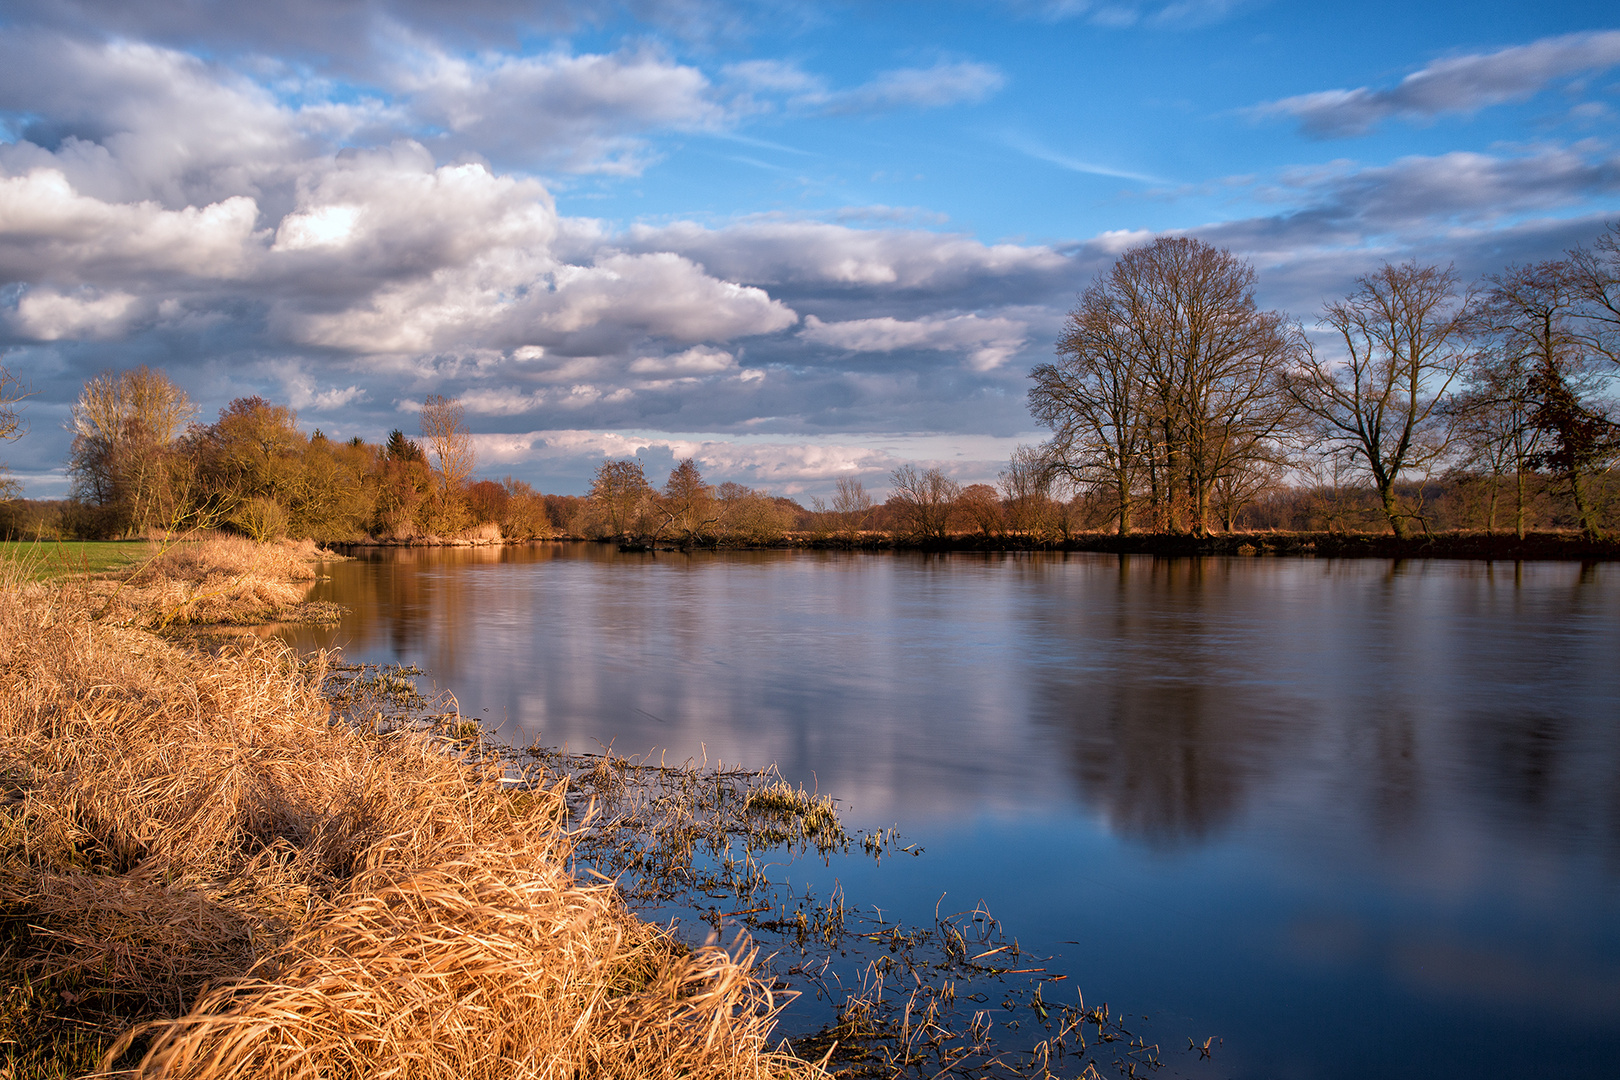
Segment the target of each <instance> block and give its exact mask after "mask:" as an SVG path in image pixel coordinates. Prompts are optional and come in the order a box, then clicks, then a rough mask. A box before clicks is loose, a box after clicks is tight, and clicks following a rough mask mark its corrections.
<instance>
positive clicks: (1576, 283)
mask: <svg viewBox="0 0 1620 1080" xmlns="http://www.w3.org/2000/svg"><path fill="white" fill-rule="evenodd" d="M1488 280H1489V282H1490V286H1491V287H1490V289H1489V291H1488V292H1487V293H1486V295H1485V298H1484V306H1483V308H1482V309H1481V314H1482V321H1483V322H1484V324H1485V326H1486V328H1487V330H1488V332H1489V333H1490V335H1491V344H1492V348H1491V349H1490V350H1489V351H1487V352H1486V353H1484V354H1482V355H1481V357H1480V360H1479V361H1478V362H1477V363H1476V365H1475V377H1474V378H1473V379H1472V380H1471V385H1470V387H1469V391H1470V392H1469V393H1467V394H1466V395H1464V401H1463V403H1464V404H1465V405H1471V406H1472V408H1469V409H1466V410H1462V409H1459V410H1458V411H1459V413H1460V414H1461V416H1462V426H1463V433H1464V439H1463V443H1464V445H1465V446H1467V447H1468V448H1469V449H1473V450H1475V451H1476V453H1477V452H1479V451H1481V450H1483V451H1484V460H1485V461H1486V462H1489V463H1491V464H1493V466H1495V467H1496V468H1501V467H1503V466H1506V465H1508V464H1511V465H1512V467H1513V469H1514V471H1515V473H1516V474H1517V481H1518V483H1517V485H1516V488H1517V493H1518V497H1517V508H1518V512H1517V514H1516V520H1517V526H1516V529H1517V532H1518V534H1519V535H1520V536H1523V535H1524V503H1525V491H1524V488H1525V473H1526V471H1527V470H1528V469H1530V468H1533V467H1534V466H1535V465H1536V463H1537V462H1539V461H1541V460H1542V459H1543V458H1545V457H1546V455H1547V454H1548V453H1549V452H1554V455H1555V456H1558V455H1557V453H1556V448H1555V447H1553V446H1552V445H1550V444H1549V442H1548V439H1549V437H1550V438H1551V439H1552V440H1553V441H1554V442H1556V443H1557V444H1558V447H1565V448H1567V449H1570V450H1572V451H1573V452H1572V453H1566V454H1564V455H1562V456H1561V457H1560V463H1561V464H1562V465H1564V466H1568V467H1567V468H1563V469H1561V471H1562V472H1563V473H1564V479H1565V480H1566V482H1567V483H1568V484H1569V487H1570V494H1571V497H1572V498H1573V499H1574V502H1575V507H1576V514H1577V516H1578V517H1579V518H1580V521H1581V525H1582V527H1583V528H1586V529H1587V530H1588V531H1589V532H1592V531H1595V529H1596V526H1595V524H1594V522H1593V520H1592V511H1591V507H1590V506H1589V505H1588V500H1587V498H1586V490H1585V475H1584V474H1585V473H1586V472H1587V471H1588V469H1589V467H1590V465H1591V464H1592V463H1593V460H1594V455H1593V453H1592V452H1591V451H1592V450H1594V449H1595V446H1594V447H1590V448H1588V449H1587V450H1585V451H1582V450H1575V449H1574V445H1575V443H1578V442H1580V441H1581V439H1582V436H1581V435H1579V434H1577V433H1576V431H1575V427H1578V426H1579V422H1578V421H1577V420H1576V419H1575V417H1574V414H1572V413H1571V412H1570V411H1569V410H1570V406H1571V405H1574V404H1578V402H1576V401H1575V400H1573V399H1575V398H1579V397H1582V396H1589V395H1590V393H1591V391H1592V390H1593V388H1594V387H1593V379H1592V373H1593V361H1594V360H1595V359H1597V353H1596V351H1595V346H1596V344H1597V342H1596V341H1595V339H1594V337H1593V335H1592V333H1591V328H1590V327H1589V326H1588V325H1587V320H1586V318H1585V317H1584V315H1585V313H1584V312H1583V311H1582V307H1583V300H1584V298H1583V296H1582V293H1581V288H1580V274H1579V272H1578V270H1577V268H1576V266H1575V265H1574V263H1573V262H1571V261H1557V262H1542V263H1535V264H1533V265H1528V266H1515V267H1510V268H1508V269H1507V270H1506V271H1504V272H1503V273H1501V274H1497V275H1494V276H1493V277H1491V278H1489V279H1488ZM1566 397H1569V398H1571V399H1572V400H1564V399H1565V398H1566ZM1572 422H1573V423H1574V425H1575V426H1574V427H1572V426H1571V424H1572ZM1566 435H1567V436H1568V438H1566V437H1565V436H1566ZM1599 442H1601V439H1600V440H1599ZM1597 456H1601V455H1597ZM1494 510H1495V506H1494V499H1493V500H1492V528H1494Z"/></svg>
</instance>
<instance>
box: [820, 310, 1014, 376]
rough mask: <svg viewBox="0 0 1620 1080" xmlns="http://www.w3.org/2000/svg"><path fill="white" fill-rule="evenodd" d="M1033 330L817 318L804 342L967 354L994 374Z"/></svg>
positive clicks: (947, 321)
mask: <svg viewBox="0 0 1620 1080" xmlns="http://www.w3.org/2000/svg"><path fill="white" fill-rule="evenodd" d="M1028 331H1029V326H1028V325H1027V324H1026V323H1022V322H1018V321H1016V320H1014V319H1005V318H983V317H981V316H978V315H972V314H969V315H956V316H951V317H933V318H925V319H913V320H909V321H908V320H902V319H895V318H890V317H888V316H882V317H880V318H875V319H851V320H848V321H846V322H832V323H828V322H822V321H821V320H820V319H818V318H816V317H815V316H814V315H811V316H810V317H809V318H807V319H806V320H805V326H804V329H803V330H802V331H800V332H799V336H800V337H802V338H804V339H805V340H806V341H810V342H814V343H815V344H818V345H830V346H832V347H833V348H837V349H848V350H850V351H851V352H894V351H895V350H896V349H935V350H939V351H943V352H962V353H966V354H967V356H968V360H969V363H970V364H971V365H972V367H973V368H974V370H976V371H990V370H992V369H994V368H997V367H1000V366H1001V365H1002V364H1004V363H1006V362H1007V360H1008V359H1009V358H1011V357H1012V356H1013V355H1014V354H1016V353H1017V352H1018V350H1019V349H1021V348H1023V345H1024V341H1025V340H1026V335H1027V333H1028Z"/></svg>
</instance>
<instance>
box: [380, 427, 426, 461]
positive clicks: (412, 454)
mask: <svg viewBox="0 0 1620 1080" xmlns="http://www.w3.org/2000/svg"><path fill="white" fill-rule="evenodd" d="M383 454H384V456H386V457H387V458H388V460H390V461H420V462H421V463H422V464H424V465H426V464H427V454H425V453H423V452H422V448H421V447H420V446H418V445H417V444H416V443H415V442H413V441H411V440H410V439H408V438H406V437H405V433H404V432H403V431H401V430H399V428H395V429H394V430H393V431H390V432H389V433H388V441H387V442H386V443H384V444H383Z"/></svg>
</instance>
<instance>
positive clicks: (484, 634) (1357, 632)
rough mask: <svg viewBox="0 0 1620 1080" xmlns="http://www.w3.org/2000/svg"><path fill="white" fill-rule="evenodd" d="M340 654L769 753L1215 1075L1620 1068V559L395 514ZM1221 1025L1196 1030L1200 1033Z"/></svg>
mask: <svg viewBox="0 0 1620 1080" xmlns="http://www.w3.org/2000/svg"><path fill="white" fill-rule="evenodd" d="M329 570H330V573H331V575H332V577H331V580H330V581H329V582H324V583H322V584H321V585H320V586H318V587H317V588H318V591H317V596H319V597H323V598H327V599H333V600H336V601H338V602H339V603H342V604H345V605H347V606H349V607H350V608H352V609H353V611H352V614H351V615H350V616H348V617H347V618H346V619H345V620H344V622H343V623H342V625H341V626H339V627H337V628H336V629H333V630H321V631H309V630H300V631H296V632H289V636H290V637H291V638H292V639H293V640H294V641H295V642H296V643H297V644H300V645H303V646H312V645H332V644H341V645H342V646H343V647H344V649H345V650H346V652H347V655H348V658H349V659H351V660H363V661H388V662H393V661H397V662H402V663H416V664H418V665H420V666H421V667H423V668H424V669H426V670H427V671H429V672H431V673H432V675H433V676H434V678H435V680H436V681H437V683H438V685H439V686H441V687H444V688H448V689H450V690H452V691H453V692H454V693H455V695H456V696H457V698H458V699H459V701H460V704H461V708H462V710H463V712H465V713H467V714H470V715H477V716H482V717H484V718H485V719H486V720H487V721H488V722H490V723H491V724H493V725H497V726H499V727H500V730H501V731H502V732H503V733H504V734H505V735H506V736H507V737H508V738H509V739H510V740H512V741H514V742H520V743H527V742H529V741H532V740H535V739H539V740H541V741H543V742H545V743H547V744H551V745H567V746H570V747H572V748H575V749H596V748H597V747H598V744H608V743H611V744H612V745H613V748H614V750H615V751H616V752H618V753H628V754H636V753H647V752H649V751H655V752H666V753H667V754H668V756H669V758H670V759H671V760H682V759H684V758H686V757H689V756H690V757H694V758H696V757H701V756H702V755H704V754H705V753H706V754H707V756H708V759H709V760H710V761H711V762H713V761H715V760H718V759H723V760H724V761H726V762H739V763H743V764H748V765H760V766H762V765H766V764H769V763H771V762H775V763H777V764H778V765H779V766H780V768H781V771H782V772H783V774H784V775H785V776H787V777H788V778H789V779H790V780H794V781H797V782H803V783H804V784H805V785H806V786H807V787H809V786H818V787H819V789H820V790H821V791H822V792H826V793H831V794H833V795H835V796H837V797H838V798H839V799H840V800H841V801H842V803H843V805H844V807H845V808H846V819H847V820H848V821H849V822H850V823H851V824H852V825H854V826H857V827H862V828H878V827H884V826H889V825H898V827H899V828H900V830H901V831H902V833H904V834H905V836H906V837H907V839H909V840H915V841H917V842H919V843H921V844H922V845H923V847H924V848H925V849H926V853H925V854H924V855H923V856H922V857H921V858H917V859H904V860H901V861H900V862H893V861H887V862H885V863H884V864H883V865H882V867H880V868H879V867H875V866H873V865H871V864H870V863H868V862H864V861H862V860H858V859H850V860H844V861H840V862H838V863H836V864H835V865H834V866H833V867H831V868H824V867H821V866H819V865H816V866H797V865H796V866H793V867H790V868H788V869H787V870H786V871H785V872H786V873H788V874H789V875H790V876H791V877H793V880H794V884H795V885H799V884H801V883H802V884H807V885H814V886H815V887H816V888H817V891H818V893H820V894H822V895H825V891H826V888H827V887H828V886H830V885H831V884H832V879H833V878H834V877H836V878H838V879H839V880H840V881H841V882H842V884H843V886H844V888H845V891H846V893H847V895H848V896H849V898H850V900H851V902H853V903H857V904H865V905H877V906H879V907H882V908H883V909H884V910H885V914H886V915H890V916H892V915H895V914H898V915H899V916H900V917H902V918H905V919H909V920H912V921H919V922H926V921H928V919H929V917H930V916H931V914H932V912H933V911H934V908H935V904H936V903H937V902H938V901H939V898H940V895H941V894H942V893H945V894H948V895H947V898H946V900H945V908H944V910H947V911H951V910H960V909H963V908H966V907H969V906H971V905H972V904H973V903H974V902H975V901H978V900H981V899H982V900H984V901H985V902H986V903H987V905H988V906H989V909H990V910H991V911H992V912H993V913H994V914H995V915H997V916H998V917H999V918H1000V919H1002V920H1003V922H1004V923H1005V924H1006V926H1007V928H1008V931H1009V933H1012V934H1015V935H1016V936H1017V937H1018V938H1019V940H1020V942H1021V943H1022V944H1023V945H1024V946H1025V947H1026V948H1034V949H1036V950H1039V951H1041V952H1043V953H1048V954H1052V955H1054V956H1055V957H1056V959H1055V961H1054V962H1053V963H1052V964H1050V965H1048V966H1049V967H1050V968H1051V969H1052V970H1054V971H1063V972H1067V973H1068V974H1069V975H1070V980H1071V981H1070V982H1068V983H1060V984H1057V985H1058V986H1065V987H1077V988H1078V989H1080V990H1083V991H1084V993H1085V995H1086V999H1087V1000H1088V1001H1091V1002H1095V1001H1099V1000H1107V1001H1109V1002H1111V1003H1114V1004H1115V1005H1116V1007H1120V1006H1123V1007H1124V1008H1126V1009H1128V1010H1129V1011H1130V1012H1131V1013H1135V1014H1147V1015H1149V1016H1150V1017H1151V1020H1150V1022H1149V1025H1148V1030H1149V1032H1150V1035H1151V1037H1153V1038H1156V1039H1158V1040H1160V1041H1161V1043H1162V1044H1163V1045H1164V1047H1165V1050H1166V1055H1165V1056H1166V1060H1167V1061H1169V1062H1172V1063H1173V1064H1174V1065H1175V1066H1176V1070H1177V1071H1181V1072H1185V1073H1187V1074H1188V1075H1197V1076H1236V1077H1250V1076H1253V1077H1357V1078H1358V1080H1361V1078H1365V1077H1368V1076H1414V1077H1416V1076H1423V1077H1432V1076H1505V1075H1510V1074H1511V1075H1518V1076H1615V1075H1620V565H1615V564H1600V565H1595V566H1590V565H1589V566H1582V565H1579V564H1573V563H1541V564H1522V565H1519V566H1515V565H1513V564H1495V565H1486V564H1479V563H1461V562H1406V563H1398V564H1392V563H1390V562H1387V561H1371V560H1367V561H1332V560H1322V561H1315V560H1284V559H1246V560H1245V559H1197V560H1189V559H1179V560H1169V559H1153V558H1148V557H1127V558H1123V559H1121V558H1117V557H1113V556H1101V555H1069V556H1063V555H1055V556H1048V555H1034V556H1016V557H988V558H987V557H980V556H973V555H950V556H923V555H913V556H907V555H844V554H831V553H804V552H766V553H739V554H710V555H698V556H683V555H669V554H663V555H658V556H649V555H620V554H617V553H615V552H611V551H609V550H606V549H604V548H602V547H599V546H595V545H543V546H536V547H533V548H508V549H498V550H482V551H444V550H428V551H423V550H414V551H412V550H406V551H400V552H388V553H383V554H380V555H377V556H374V557H372V558H369V559H362V560H360V561H355V562H349V563H342V564H335V565H333V566H331V567H329ZM1208 1035H1217V1036H1220V1037H1222V1038H1224V1040H1225V1041H1224V1045H1223V1046H1222V1047H1221V1048H1220V1049H1219V1050H1218V1051H1217V1052H1216V1060H1215V1062H1214V1065H1213V1066H1211V1065H1210V1064H1208V1063H1206V1064H1204V1065H1202V1066H1195V1065H1192V1064H1189V1063H1188V1062H1187V1061H1186V1059H1185V1058H1184V1057H1183V1056H1182V1055H1180V1053H1179V1051H1178V1049H1177V1047H1178V1044H1179V1045H1180V1046H1183V1047H1184V1046H1185V1041H1186V1038H1187V1037H1188V1036H1195V1037H1196V1038H1197V1039H1198V1041H1199V1042H1202V1041H1203V1040H1204V1038H1205V1037H1206V1036H1208Z"/></svg>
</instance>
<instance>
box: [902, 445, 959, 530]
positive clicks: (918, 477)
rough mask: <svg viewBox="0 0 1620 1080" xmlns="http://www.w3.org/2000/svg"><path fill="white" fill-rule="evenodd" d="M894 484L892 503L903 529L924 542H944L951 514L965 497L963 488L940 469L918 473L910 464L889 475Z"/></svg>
mask: <svg viewBox="0 0 1620 1080" xmlns="http://www.w3.org/2000/svg"><path fill="white" fill-rule="evenodd" d="M889 482H890V483H892V484H893V485H894V495H893V496H892V498H891V499H890V502H891V503H892V504H893V505H894V507H895V510H896V511H897V515H898V517H899V520H900V526H901V528H902V529H903V530H904V531H905V532H906V533H907V534H908V535H910V536H913V537H916V538H918V539H924V540H943V539H944V538H945V536H946V534H947V533H948V532H949V530H950V524H951V512H952V510H954V509H955V507H956V500H957V499H958V498H959V497H960V496H961V494H962V485H960V484H958V483H957V482H956V481H955V480H952V479H951V478H950V477H948V476H946V475H945V474H944V473H943V472H941V471H940V470H939V469H938V468H932V469H926V470H923V471H919V470H918V469H917V467H916V466H915V465H912V464H910V463H909V462H908V463H907V464H905V465H902V466H900V467H899V468H898V469H895V470H894V471H893V472H892V473H890V474H889Z"/></svg>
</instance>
